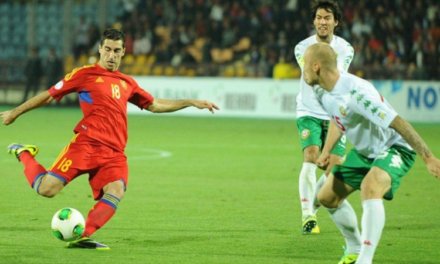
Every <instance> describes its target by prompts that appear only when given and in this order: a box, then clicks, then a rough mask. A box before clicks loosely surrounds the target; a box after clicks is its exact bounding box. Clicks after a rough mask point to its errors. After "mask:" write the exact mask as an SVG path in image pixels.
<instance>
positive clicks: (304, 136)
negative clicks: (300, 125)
mask: <svg viewBox="0 0 440 264" xmlns="http://www.w3.org/2000/svg"><path fill="white" fill-rule="evenodd" d="M309 136H310V130H308V129H303V131H301V138H302V139H307V138H308V137H309Z"/></svg>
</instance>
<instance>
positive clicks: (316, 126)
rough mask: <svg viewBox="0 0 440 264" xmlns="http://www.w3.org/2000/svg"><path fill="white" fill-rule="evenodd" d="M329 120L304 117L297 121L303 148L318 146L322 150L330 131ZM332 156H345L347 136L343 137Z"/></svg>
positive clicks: (333, 150)
mask: <svg viewBox="0 0 440 264" xmlns="http://www.w3.org/2000/svg"><path fill="white" fill-rule="evenodd" d="M328 125H329V121H328V120H322V119H319V118H316V117H311V116H304V117H300V118H298V120H296V126H297V127H298V132H299V138H300V142H301V148H302V149H303V150H304V149H305V148H306V147H309V146H313V145H315V146H318V147H319V149H322V147H323V146H324V142H325V138H326V137H327V131H328ZM331 153H332V154H335V155H338V156H340V157H343V156H344V155H345V136H342V137H341V139H340V140H339V141H338V143H337V144H336V146H335V147H334V148H333V149H332V151H331Z"/></svg>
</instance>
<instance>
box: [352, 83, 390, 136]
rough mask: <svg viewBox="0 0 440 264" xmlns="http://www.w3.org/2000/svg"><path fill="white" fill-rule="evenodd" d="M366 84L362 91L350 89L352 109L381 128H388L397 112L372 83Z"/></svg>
mask: <svg viewBox="0 0 440 264" xmlns="http://www.w3.org/2000/svg"><path fill="white" fill-rule="evenodd" d="M366 85H367V86H368V89H364V90H362V91H363V92H357V91H352V92H351V93H350V94H351V104H352V107H353V110H354V111H355V112H357V113H359V114H360V115H362V116H364V117H365V118H366V119H368V120H370V121H371V122H372V123H374V124H375V125H377V126H379V127H381V128H388V127H389V126H390V124H391V122H392V121H393V120H394V118H396V116H397V112H396V111H395V110H394V109H393V107H392V106H391V105H390V104H389V103H388V102H387V101H386V100H385V99H384V98H383V97H382V95H380V94H379V92H378V91H377V90H376V89H375V88H374V87H373V85H371V84H369V83H368V84H366ZM358 91H359V90H358Z"/></svg>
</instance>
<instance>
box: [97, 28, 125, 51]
mask: <svg viewBox="0 0 440 264" xmlns="http://www.w3.org/2000/svg"><path fill="white" fill-rule="evenodd" d="M106 39H111V40H122V47H125V34H124V32H122V31H121V30H117V29H115V28H107V29H106V30H104V32H103V33H102V38H101V46H102V44H104V40H106Z"/></svg>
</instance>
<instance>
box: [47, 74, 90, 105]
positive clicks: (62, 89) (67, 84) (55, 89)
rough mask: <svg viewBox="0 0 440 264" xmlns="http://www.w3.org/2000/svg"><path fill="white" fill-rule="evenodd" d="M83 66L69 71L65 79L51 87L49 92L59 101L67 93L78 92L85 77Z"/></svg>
mask: <svg viewBox="0 0 440 264" xmlns="http://www.w3.org/2000/svg"><path fill="white" fill-rule="evenodd" d="M81 69H82V68H76V69H74V70H73V71H72V72H70V73H68V74H67V75H66V76H65V77H64V79H62V80H61V81H59V82H57V83H56V84H55V85H53V86H52V87H50V88H49V94H50V95H51V96H52V97H53V98H54V99H55V100H57V101H59V100H61V99H62V98H63V97H64V96H65V95H66V94H69V93H72V92H77V91H78V89H79V87H80V84H81V83H82V81H83V79H84V76H85V75H84V71H81Z"/></svg>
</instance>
